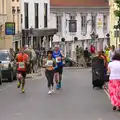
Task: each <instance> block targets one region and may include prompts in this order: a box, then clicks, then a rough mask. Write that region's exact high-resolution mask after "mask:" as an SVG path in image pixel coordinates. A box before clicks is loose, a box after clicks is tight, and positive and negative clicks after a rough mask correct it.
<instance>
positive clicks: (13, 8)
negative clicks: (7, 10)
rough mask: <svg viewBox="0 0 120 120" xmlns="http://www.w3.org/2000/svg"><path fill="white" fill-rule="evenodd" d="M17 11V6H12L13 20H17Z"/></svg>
mask: <svg viewBox="0 0 120 120" xmlns="http://www.w3.org/2000/svg"><path fill="white" fill-rule="evenodd" d="M15 12H16V10H15V7H12V14H13V22H15Z"/></svg>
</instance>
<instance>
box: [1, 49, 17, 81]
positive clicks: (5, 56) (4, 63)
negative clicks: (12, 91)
mask: <svg viewBox="0 0 120 120" xmlns="http://www.w3.org/2000/svg"><path fill="white" fill-rule="evenodd" d="M0 61H1V76H2V80H6V79H7V81H9V82H12V81H13V80H15V79H16V62H15V60H14V59H13V58H11V55H10V52H9V50H0Z"/></svg>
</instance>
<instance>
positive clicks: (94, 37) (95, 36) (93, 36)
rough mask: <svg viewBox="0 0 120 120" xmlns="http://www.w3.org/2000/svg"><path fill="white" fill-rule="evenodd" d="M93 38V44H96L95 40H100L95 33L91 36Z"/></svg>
mask: <svg viewBox="0 0 120 120" xmlns="http://www.w3.org/2000/svg"><path fill="white" fill-rule="evenodd" d="M90 36H91V38H92V41H91V42H92V43H95V40H96V39H97V38H98V35H97V34H95V32H93V33H92V34H91V35H90Z"/></svg>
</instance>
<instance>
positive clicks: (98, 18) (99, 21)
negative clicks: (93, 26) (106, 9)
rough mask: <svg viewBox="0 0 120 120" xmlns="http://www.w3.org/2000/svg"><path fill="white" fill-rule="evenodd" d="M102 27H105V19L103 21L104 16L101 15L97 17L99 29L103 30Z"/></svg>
mask: <svg viewBox="0 0 120 120" xmlns="http://www.w3.org/2000/svg"><path fill="white" fill-rule="evenodd" d="M102 26H103V19H102V16H101V15H99V16H98V17H97V28H98V29H100V28H102Z"/></svg>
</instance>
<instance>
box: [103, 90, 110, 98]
mask: <svg viewBox="0 0 120 120" xmlns="http://www.w3.org/2000/svg"><path fill="white" fill-rule="evenodd" d="M104 92H105V93H106V95H107V96H108V98H109V99H110V95H109V93H108V92H107V91H106V90H105V89H104Z"/></svg>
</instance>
